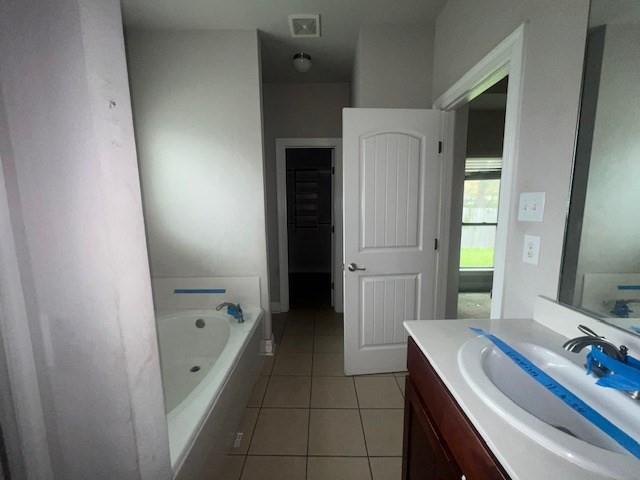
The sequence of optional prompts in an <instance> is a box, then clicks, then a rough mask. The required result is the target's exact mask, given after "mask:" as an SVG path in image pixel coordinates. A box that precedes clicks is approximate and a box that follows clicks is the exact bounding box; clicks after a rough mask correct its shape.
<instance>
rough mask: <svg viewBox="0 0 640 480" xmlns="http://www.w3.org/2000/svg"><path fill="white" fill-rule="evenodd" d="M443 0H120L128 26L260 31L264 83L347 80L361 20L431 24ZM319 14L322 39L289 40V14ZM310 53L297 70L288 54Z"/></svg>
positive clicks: (362, 22)
mask: <svg viewBox="0 0 640 480" xmlns="http://www.w3.org/2000/svg"><path fill="white" fill-rule="evenodd" d="M445 2H446V0H122V5H123V11H124V19H125V25H126V26H127V27H145V28H169V29H227V30H228V29H241V30H245V29H258V30H260V32H261V38H262V68H263V71H262V75H263V79H264V81H265V82H305V81H306V82H348V81H350V79H351V70H352V67H353V56H354V51H355V47H356V41H357V38H358V31H359V29H360V26H361V25H363V24H383V23H384V24H398V25H416V24H428V23H429V22H432V21H433V20H434V19H435V17H436V16H437V14H438V13H439V12H440V9H441V8H442V6H443V5H444V3H445ZM292 13H319V14H320V23H321V31H322V36H321V37H320V38H307V39H301V38H291V35H290V34H289V25H288V20H287V17H288V15H290V14H292ZM298 51H305V52H307V53H309V54H310V55H311V57H312V59H313V68H312V69H311V71H310V72H308V73H306V74H300V73H297V72H296V71H295V70H293V67H292V66H291V57H292V56H293V54H294V53H296V52H298Z"/></svg>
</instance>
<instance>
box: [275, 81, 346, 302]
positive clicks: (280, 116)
mask: <svg viewBox="0 0 640 480" xmlns="http://www.w3.org/2000/svg"><path fill="white" fill-rule="evenodd" d="M350 101H351V100H350V86H349V84H348V83H265V84H264V85H263V102H264V103H263V106H264V138H265V182H266V193H267V231H268V233H269V235H268V246H269V280H270V288H271V301H273V302H278V301H279V300H280V276H279V275H280V268H279V255H278V208H277V200H276V193H277V191H276V139H277V138H336V137H342V109H343V108H344V107H348V106H349V105H350Z"/></svg>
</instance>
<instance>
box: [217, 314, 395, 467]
mask: <svg viewBox="0 0 640 480" xmlns="http://www.w3.org/2000/svg"><path fill="white" fill-rule="evenodd" d="M273 322H274V334H275V336H276V340H277V341H278V351H277V354H276V356H275V357H267V360H266V362H265V366H264V369H263V372H262V376H261V377H260V379H259V380H258V382H257V384H256V386H255V388H254V391H253V395H252V398H251V400H250V402H249V406H248V407H247V409H246V414H245V417H244V420H243V424H242V426H241V431H242V432H244V438H243V442H242V445H241V446H240V447H239V448H237V449H235V450H234V451H233V452H231V455H230V456H229V462H228V465H227V467H228V468H227V471H226V472H225V475H224V478H225V480H226V479H229V480H305V479H308V480H343V479H344V480H347V479H348V480H398V479H400V476H401V475H400V473H401V465H402V460H401V458H400V456H401V454H402V427H403V407H404V399H403V395H404V373H397V374H388V375H367V376H358V377H346V376H345V375H344V373H343V327H342V316H341V315H337V314H335V312H332V311H331V310H312V309H307V310H297V311H291V312H289V313H287V314H281V315H274V318H273Z"/></svg>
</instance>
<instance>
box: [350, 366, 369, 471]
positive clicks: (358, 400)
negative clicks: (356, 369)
mask: <svg viewBox="0 0 640 480" xmlns="http://www.w3.org/2000/svg"><path fill="white" fill-rule="evenodd" d="M351 380H352V381H353V390H354V391H355V392H356V404H357V405H358V418H360V428H362V438H363V439H364V451H365V452H366V453H367V465H368V466H369V478H370V479H373V470H372V469H371V460H370V458H369V446H368V445H367V434H366V433H365V431H364V422H363V420H362V411H361V410H360V397H359V396H358V389H357V388H356V377H355V376H352V377H351Z"/></svg>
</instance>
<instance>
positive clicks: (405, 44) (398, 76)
mask: <svg viewBox="0 0 640 480" xmlns="http://www.w3.org/2000/svg"><path fill="white" fill-rule="evenodd" d="M432 66H433V26H432V25H431V26H424V25H422V26H409V25H365V26H363V27H362V28H361V29H360V33H359V36H358V44H357V47H356V55H355V63H354V68H353V79H352V82H353V84H352V87H353V90H352V99H353V106H354V107H381V108H430V107H431V80H432Z"/></svg>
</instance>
